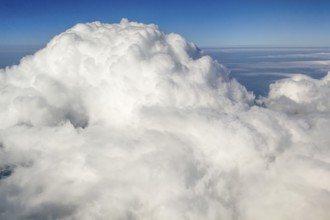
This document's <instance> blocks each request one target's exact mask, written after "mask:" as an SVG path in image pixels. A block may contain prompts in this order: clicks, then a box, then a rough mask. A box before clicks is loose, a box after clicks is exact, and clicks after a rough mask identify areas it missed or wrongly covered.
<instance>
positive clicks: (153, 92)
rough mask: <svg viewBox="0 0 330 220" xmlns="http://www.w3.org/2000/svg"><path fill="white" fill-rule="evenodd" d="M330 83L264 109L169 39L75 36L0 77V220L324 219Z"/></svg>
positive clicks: (122, 31) (149, 34)
mask: <svg viewBox="0 0 330 220" xmlns="http://www.w3.org/2000/svg"><path fill="white" fill-rule="evenodd" d="M305 81H306V82H305ZM327 82H328V80H327V78H325V79H322V80H313V79H310V78H303V77H301V80H298V81H297V82H296V81H295V80H294V79H287V80H283V81H280V82H277V84H274V85H273V86H272V91H271V93H270V96H269V97H268V98H266V99H265V100H263V105H264V106H265V107H260V106H259V105H255V104H254V102H255V99H254V96H253V95H252V94H250V93H248V92H247V91H246V89H245V88H244V87H243V86H242V85H240V84H239V83H238V82H237V81H236V80H231V79H230V78H229V76H228V71H227V69H226V68H225V67H224V66H222V65H221V64H219V63H217V62H216V61H214V60H212V59H211V58H210V57H208V56H202V54H200V52H199V49H198V48H197V47H196V46H195V45H194V44H192V43H190V42H187V41H186V40H185V39H183V38H182V37H181V36H179V35H177V34H169V35H166V34H164V33H162V32H160V31H159V29H158V27H157V26H155V25H145V24H141V23H136V22H129V21H127V20H125V19H123V20H122V21H121V22H120V23H119V24H103V23H99V22H93V23H87V24H78V25H76V26H74V27H73V28H71V29H69V30H67V31H65V32H64V33H61V34H60V35H58V36H56V37H54V38H53V39H52V40H51V41H50V42H49V43H48V45H47V46H46V48H44V49H42V50H40V51H38V52H37V53H36V54H34V55H33V56H28V57H25V58H24V59H23V60H22V61H21V63H20V64H19V65H17V66H12V67H10V68H6V69H2V70H0V91H1V92H0V105H1V108H0V111H1V114H0V117H1V122H2V123H1V125H0V126H1V130H0V143H1V145H0V176H1V177H0V216H1V219H4V220H7V219H196V220H197V219H233V220H234V219H244V220H252V219H253V220H258V219H302V220H307V219H311V218H313V219H327V218H328V216H329V215H330V213H329V209H328V207H329V205H330V194H329V185H330V178H329V176H330V175H329V174H330V173H329V172H330V169H329V163H330V160H329V158H330V151H329V149H328V145H329V143H330V138H329V137H328V135H327V134H328V133H329V131H330V126H329V125H330V123H329V122H330V121H329V120H330V119H329V117H327V116H328V115H329V112H328V111H327V108H328V102H326V101H325V98H326V97H327V95H326V94H327V93H328V87H329V85H328V83H327ZM286 84H288V86H285V85H286ZM296 84H297V85H296ZM291 87H294V88H295V89H296V90H295V92H294V93H293V92H292V91H291ZM314 87H315V88H314ZM313 88H314V89H313ZM301 94H302V95H301ZM314 95H318V96H317V98H315V99H314V98H312V97H314ZM300 96H304V97H310V99H309V102H304V101H303V99H300V98H299V97H300ZM281 97H284V98H285V99H286V100H290V103H289V104H290V105H291V103H295V104H296V105H300V108H299V110H300V111H299V114H293V113H292V111H288V110H287V109H286V108H284V106H285V105H283V103H282V102H281V101H278V100H279V99H281ZM297 97H298V98H297ZM288 102H289V101H288ZM315 103H323V105H324V106H326V110H324V111H320V109H319V108H316V107H310V106H312V105H315ZM307 116H308V117H307Z"/></svg>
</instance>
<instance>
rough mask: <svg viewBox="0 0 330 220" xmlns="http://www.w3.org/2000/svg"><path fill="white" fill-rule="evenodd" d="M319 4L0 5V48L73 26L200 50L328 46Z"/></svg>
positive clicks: (96, 0) (9, 1)
mask: <svg viewBox="0 0 330 220" xmlns="http://www.w3.org/2000/svg"><path fill="white" fill-rule="evenodd" d="M329 11H330V1H325V0H299V1H298V0H296V1H294V0H285V1H284V0H249V1H248V0H245V1H244V0H230V1H229V0H226V1H224V0H218V1H214V0H203V1H186V0H183V1H178V0H168V1H151V0H140V1H131V0H128V1H117V0H110V1H106V0H93V1H91V0H80V1H78V0H70V1H69V0H65V1H64V0H57V1H53V0H0V33H1V34H0V46H7V45H11V46H12V45H44V44H46V43H47V42H48V41H49V40H50V39H51V38H52V37H53V36H54V35H56V34H59V33H61V32H63V31H64V30H66V29H68V28H70V27H72V26H73V25H75V24H76V23H82V22H91V21H102V22H106V23H115V22H119V21H120V20H121V18H128V19H129V20H131V21H138V22H143V23H155V24H157V25H158V26H159V27H160V29H161V30H162V31H163V32H165V33H170V32H176V33H179V34H181V35H183V36H184V37H185V38H186V39H188V40H189V41H192V42H194V43H196V44H197V45H198V46H200V47H221V46H330V37H329V36H330V28H329V23H330V13H329Z"/></svg>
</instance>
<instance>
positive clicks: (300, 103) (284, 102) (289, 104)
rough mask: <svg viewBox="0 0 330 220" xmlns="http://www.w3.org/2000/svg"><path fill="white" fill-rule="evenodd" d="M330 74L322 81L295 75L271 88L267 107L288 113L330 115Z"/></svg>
mask: <svg viewBox="0 0 330 220" xmlns="http://www.w3.org/2000/svg"><path fill="white" fill-rule="evenodd" d="M329 97H330V74H328V75H326V76H325V77H324V78H322V79H321V80H316V79H312V78H310V77H308V76H306V75H294V76H292V77H291V78H289V79H283V80H279V81H277V82H276V83H274V84H273V85H271V86H270V92H269V97H268V98H267V101H266V102H267V105H268V107H270V108H274V109H280V110H281V111H286V112H288V113H301V112H304V113H307V112H311V113H315V112H320V113H324V112H327V113H330V99H329Z"/></svg>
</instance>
